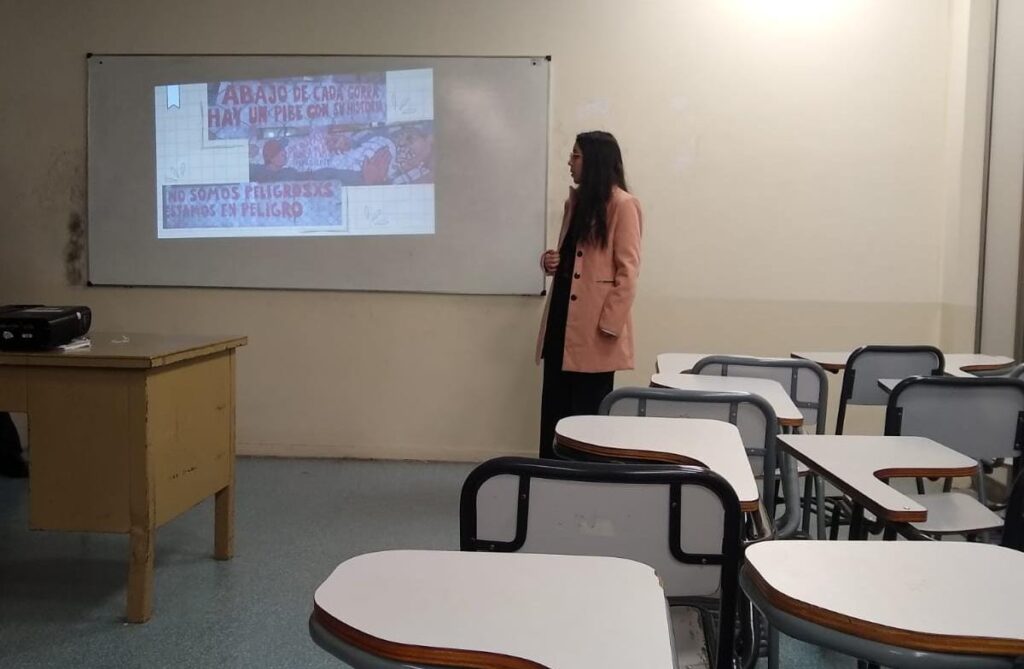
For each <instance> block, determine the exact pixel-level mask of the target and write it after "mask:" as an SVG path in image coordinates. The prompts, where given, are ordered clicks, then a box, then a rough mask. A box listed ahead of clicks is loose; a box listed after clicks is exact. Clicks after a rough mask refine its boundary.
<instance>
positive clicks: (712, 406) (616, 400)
mask: <svg viewBox="0 0 1024 669" xmlns="http://www.w3.org/2000/svg"><path fill="white" fill-rule="evenodd" d="M597 412H598V413H599V414H602V415H608V416H658V417H664V418H707V419H710V420H721V421H725V422H727V423H732V424H733V425H735V426H736V427H737V429H739V431H740V438H741V439H742V440H743V446H744V448H746V449H747V455H748V456H750V466H751V469H753V470H754V475H755V476H760V475H761V474H762V473H765V469H766V466H767V465H766V463H767V462H769V461H770V462H771V463H773V464H774V463H776V456H775V453H776V451H775V438H776V436H777V435H778V433H779V423H778V420H777V419H776V417H775V410H774V409H773V408H772V406H771V404H769V403H768V400H766V399H764V398H763V397H761V396H760V395H755V394H753V393H744V392H717V391H706V390H679V389H676V388H640V387H632V386H627V387H624V388H616V389H615V390H613V391H612V392H610V393H608V394H607V395H606V396H605V398H604V399H603V400H602V401H601V405H600V406H599V407H598V409H597ZM774 471H775V470H774V468H772V473H773V477H774ZM772 482H773V481H772ZM766 485H767V484H766ZM765 489H766V490H768V489H769V488H767V487H766V488H765Z"/></svg>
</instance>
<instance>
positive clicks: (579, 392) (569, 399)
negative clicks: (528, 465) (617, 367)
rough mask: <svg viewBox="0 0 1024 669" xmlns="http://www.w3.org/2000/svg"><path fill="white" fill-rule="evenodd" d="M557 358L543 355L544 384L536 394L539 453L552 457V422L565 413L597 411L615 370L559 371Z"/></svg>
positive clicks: (571, 414)
mask: <svg viewBox="0 0 1024 669" xmlns="http://www.w3.org/2000/svg"><path fill="white" fill-rule="evenodd" d="M558 357H559V359H558V360H551V361H550V362H549V361H548V360H547V358H545V359H544V387H543V390H542V391H541V397H540V457H542V458H554V457H555V451H554V448H553V445H554V441H555V424H556V423H557V422H558V421H559V420H561V419H562V418H565V417H566V416H589V415H594V414H596V413H597V408H598V407H599V406H600V404H601V400H603V399H604V396H605V395H607V394H608V393H610V392H611V391H612V387H613V385H614V383H615V372H596V373H586V372H563V371H562V361H561V359H560V358H561V356H558Z"/></svg>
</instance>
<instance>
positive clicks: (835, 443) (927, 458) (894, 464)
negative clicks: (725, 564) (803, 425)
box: [779, 434, 978, 523]
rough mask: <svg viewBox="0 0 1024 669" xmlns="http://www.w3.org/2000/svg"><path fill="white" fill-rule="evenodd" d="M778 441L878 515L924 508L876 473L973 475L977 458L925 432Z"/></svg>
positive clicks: (897, 516)
mask: <svg viewBox="0 0 1024 669" xmlns="http://www.w3.org/2000/svg"><path fill="white" fill-rule="evenodd" d="M779 446H780V448H782V449H783V450H786V451H789V452H790V453H792V454H793V455H794V456H795V457H796V458H797V459H798V460H800V461H801V462H804V463H806V464H807V466H808V467H810V468H811V469H812V470H813V471H815V472H818V473H819V474H821V475H823V476H825V477H826V478H827V479H828V480H829V481H830V482H831V483H833V484H834V485H835V486H836V487H837V488H839V489H840V490H842V491H843V492H844V493H846V494H847V495H849V496H850V497H852V498H853V499H854V500H855V501H857V502H858V503H860V504H861V505H862V506H863V507H864V508H866V509H868V510H869V511H871V512H872V513H874V514H875V515H876V516H878V517H879V518H882V519H883V520H888V521H894V522H907V523H916V522H921V521H924V520H925V519H927V517H928V510H927V509H926V508H925V507H923V506H922V505H920V504H918V503H917V502H915V501H914V500H912V499H910V498H909V497H907V496H906V495H904V494H903V493H901V492H900V491H899V490H896V489H895V488H893V487H890V486H889V485H887V484H886V483H884V482H882V481H881V480H880V478H901V477H911V476H971V475H973V474H974V472H975V469H976V468H977V466H978V463H977V462H976V461H975V460H973V459H971V458H969V457H967V456H966V455H963V454H962V453H958V452H956V451H954V450H953V449H951V448H947V447H945V446H943V445H942V444H940V443H938V442H935V441H932V440H931V439H926V438H924V437H873V436H857V435H830V434H822V435H817V434H806V435H805V434H780V435H779Z"/></svg>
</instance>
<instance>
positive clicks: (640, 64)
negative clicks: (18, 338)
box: [0, 0, 984, 459]
mask: <svg viewBox="0 0 1024 669" xmlns="http://www.w3.org/2000/svg"><path fill="white" fill-rule="evenodd" d="M964 2H966V0H950V2H940V1H936V0H903V1H901V2H891V1H889V0H859V1H858V0H849V1H843V0H817V1H815V2H811V1H810V0H774V1H772V2H768V1H763V0H703V1H699V0H688V1H684V0H638V1H636V2H633V3H630V4H628V5H627V4H623V3H621V2H613V1H612V0H566V1H563V2H549V1H545V0H517V1H516V2H498V1H490V2H484V1H473V0H434V1H420V2H413V1H411V0H410V1H398V0H376V1H372V0H367V1H362V0H360V1H340V0H310V1H307V2H303V3H289V2H281V1H279V0H249V1H248V2H241V1H239V0H219V1H210V0H207V1H205V2H198V1H197V0H182V1H181V2H178V3H165V2H155V1H153V0H144V1H132V0H106V1H101V0H87V1H81V2H71V1H66V2H60V3H57V2H49V3H42V2H28V1H27V0H26V1H24V2H21V1H12V0H0V15H3V16H4V18H5V20H4V22H3V24H2V25H0V45H2V46H0V48H2V49H3V50H4V56H5V57H4V58H0V73H2V75H0V81H3V82H4V86H3V87H2V89H0V90H2V93H0V95H2V101H0V128H2V130H0V132H2V133H3V139H4V142H3V145H4V146H5V149H6V150H5V151H3V152H0V198H2V201H4V202H5V203H7V205H8V206H7V207H5V208H4V210H3V213H0V303H2V302H27V301H39V302H47V303H81V304H88V305H90V306H91V307H92V308H93V310H94V314H95V328H94V329H96V330H108V331H109V330H128V331H140V330H146V331H169V332H188V331H195V332H209V333H242V334H247V335H249V337H250V342H251V343H250V345H249V346H248V347H247V348H246V349H243V350H242V352H241V353H240V356H239V367H238V389H239V404H238V435H239V441H240V451H241V452H243V453H245V452H249V453H273V454H282V455H303V454H314V455H351V456H361V457H405V458H450V459H477V458H482V457H486V456H488V455H491V454H497V453H528V452H531V451H533V449H535V447H536V432H537V427H536V426H537V421H538V414H539V410H538V405H539V388H540V373H539V370H538V369H537V368H536V367H534V366H533V365H532V352H533V345H534V337H535V332H536V326H537V322H538V319H539V318H540V312H541V306H542V305H541V303H540V301H539V300H538V299H536V298H502V297H459V296H432V295H402V294H370V293H314V292H300V291H254V290H185V289H159V290H157V289H114V288H88V289H86V288H83V287H80V286H77V285H69V279H68V269H69V268H68V267H67V264H66V263H65V258H64V256H65V252H66V249H67V245H68V241H69V233H68V221H69V219H70V218H71V217H73V216H74V215H76V214H79V215H80V214H81V212H83V211H84V210H85V193H84V183H85V173H84V164H85V95H86V81H85V60H84V59H85V54H86V53H87V52H97V53H352V54H356V53H371V54H463V55H484V54H494V55H508V54H515V55H523V54H551V56H552V58H553V62H552V73H553V74H552V110H551V143H550V153H551V155H550V160H551V165H552V168H551V170H550V177H549V179H550V187H549V202H548V206H549V211H550V219H549V221H548V224H549V238H550V240H551V242H552V243H553V242H554V239H555V236H556V233H557V220H556V218H557V215H558V212H560V210H561V201H562V199H563V198H564V195H565V192H566V189H567V187H568V185H569V180H568V175H567V168H566V167H564V163H565V160H566V158H567V156H568V152H569V149H570V147H571V144H572V137H573V135H574V134H575V133H576V132H578V131H580V130H586V129H593V128H606V129H609V130H611V131H612V132H614V133H616V134H617V135H618V137H619V139H620V141H621V142H622V144H623V146H624V149H625V157H626V166H627V175H628V177H629V181H630V184H631V186H632V189H633V190H634V192H636V193H637V195H638V196H639V197H640V198H641V200H642V202H643V205H644V210H645V215H646V219H645V220H646V228H645V238H644V264H643V268H642V272H641V285H640V295H639V298H638V301H637V305H636V324H637V331H638V339H637V352H638V365H639V368H638V370H636V371H635V372H631V373H624V374H620V375H619V376H618V377H617V382H618V384H619V385H624V384H646V381H647V374H649V373H650V371H652V368H653V363H654V356H655V354H656V353H658V352H662V351H666V350H719V351H723V352H750V353H762V354H782V355H785V354H788V352H789V351H791V350H801V349H803V350H807V349H831V348H837V347H838V348H846V347H852V346H855V345H858V344H861V343H866V342H876V343H881V342H912V341H913V342H917V341H923V342H938V341H939V338H940V335H941V334H942V332H943V318H944V313H943V312H944V304H946V303H947V302H948V301H950V300H951V299H953V298H947V297H946V295H945V294H944V285H946V280H945V278H944V277H945V276H950V275H949V273H948V271H946V273H945V274H944V271H945V270H944V267H945V268H946V270H948V268H949V262H948V253H947V248H948V247H947V243H948V240H947V238H948V237H949V236H950V235H951V232H950V231H951V230H955V231H956V232H957V234H961V235H964V236H965V237H969V236H970V234H971V230H972V226H974V229H975V230H976V226H977V221H976V220H973V221H972V220H971V215H970V211H969V210H970V207H969V206H967V205H965V204H964V203H963V200H964V197H965V196H961V197H960V198H958V201H957V202H951V201H950V200H949V199H948V198H947V193H948V191H949V188H950V186H951V184H954V185H955V184H962V189H966V190H969V184H970V182H971V179H972V178H975V177H974V176H972V174H973V172H972V171H973V170H975V166H974V164H973V162H970V161H969V160H966V159H965V156H974V155H975V154H976V153H977V150H978V148H977V147H978V146H979V145H978V142H980V140H981V138H980V137H975V136H974V130H975V125H976V123H975V122H974V121H973V120H970V119H973V116H972V114H974V113H975V111H972V110H973V107H970V105H969V104H967V100H966V98H967V97H969V96H971V95H973V94H972V93H968V91H974V90H975V85H974V82H973V79H971V77H973V76H974V74H975V70H976V68H975V67H973V66H972V63H973V62H974V61H971V60H970V58H971V57H973V56H964V55H963V50H964V49H965V48H968V44H969V42H970V40H969V39H968V38H967V37H965V35H968V34H974V33H973V32H972V28H971V26H972V23H971V20H970V17H972V16H973V10H972V11H970V12H968V11H966V10H965V9H964V8H963V7H964V5H963V3H964ZM981 33H982V34H984V30H982V31H981ZM983 46H984V45H983ZM971 48H973V47H971ZM971 53H972V54H973V51H971ZM965 59H967V60H966V61H965ZM964 62H966V63H967V64H964ZM957 68H962V69H963V72H962V73H957V74H956V75H955V76H954V75H953V71H954V70H955V69H957ZM957 71H958V72H959V70H957ZM951 77H952V78H953V79H955V80H956V81H959V82H960V83H959V84H957V86H958V87H959V89H962V90H963V91H965V92H964V93H962V94H957V93H951ZM959 89H958V90H959ZM953 115H961V116H964V120H962V121H958V122H956V123H953V124H952V125H951V120H950V119H951V117H952V116H953ZM957 128H960V129H959V130H958V129H957ZM971 160H973V157H972V158H971ZM494 168H495V169H496V170H500V169H501V159H500V156H496V157H495V163H494ZM954 211H955V212H956V213H951V212H954ZM975 235H976V232H975ZM75 267H76V265H75V264H74V263H71V268H70V269H72V270H74V269H75ZM961 270H962V272H963V274H964V275H965V276H967V275H969V274H970V269H969V267H964V268H961ZM961 270H957V271H958V272H960V271H961ZM72 274H73V272H72ZM968 278H969V277H968ZM953 283H955V282H953ZM965 299H967V301H968V302H970V300H969V296H968V298H965ZM956 300H957V301H959V300H960V296H957V297H956ZM967 306H968V308H970V309H973V305H972V304H968V305H967ZM295 324H299V326H298V327H296V326H295Z"/></svg>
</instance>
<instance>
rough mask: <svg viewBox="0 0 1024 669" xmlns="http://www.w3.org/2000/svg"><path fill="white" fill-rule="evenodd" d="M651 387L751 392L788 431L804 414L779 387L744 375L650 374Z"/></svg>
mask: <svg viewBox="0 0 1024 669" xmlns="http://www.w3.org/2000/svg"><path fill="white" fill-rule="evenodd" d="M651 385H653V386H658V387H661V388H676V389H678V390H703V391H708V392H746V393H753V394H755V395H760V396H761V397H763V398H765V399H766V400H767V401H768V403H769V404H771V405H772V409H774V410H775V417H776V418H777V419H778V421H779V425H781V426H783V427H789V428H791V427H800V426H801V425H803V424H804V415H803V414H802V413H800V409H798V408H797V406H796V404H794V403H793V398H792V397H790V396H789V394H788V393H787V392H786V389H785V388H783V387H782V384H780V383H779V382H778V381H773V380H771V379H756V378H752V377H746V376H706V375H703V374H652V375H651Z"/></svg>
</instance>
